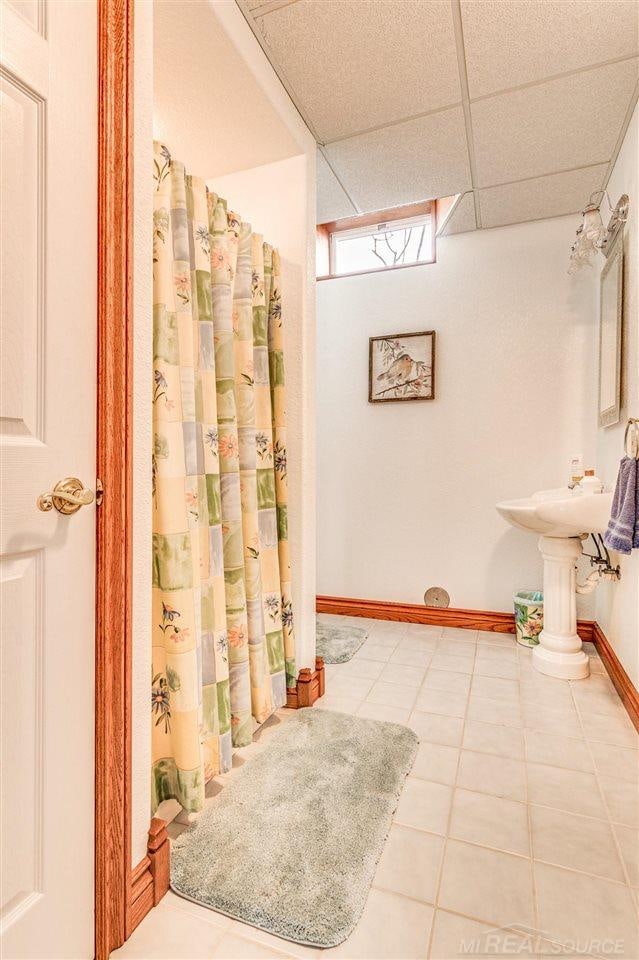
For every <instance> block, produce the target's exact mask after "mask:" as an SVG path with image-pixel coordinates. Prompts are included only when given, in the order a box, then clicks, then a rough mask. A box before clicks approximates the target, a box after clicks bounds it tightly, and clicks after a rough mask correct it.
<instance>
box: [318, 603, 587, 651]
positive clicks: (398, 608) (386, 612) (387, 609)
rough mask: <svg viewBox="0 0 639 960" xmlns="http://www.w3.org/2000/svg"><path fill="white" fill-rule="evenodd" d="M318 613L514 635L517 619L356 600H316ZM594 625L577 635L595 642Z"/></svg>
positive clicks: (507, 615)
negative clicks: (593, 639)
mask: <svg viewBox="0 0 639 960" xmlns="http://www.w3.org/2000/svg"><path fill="white" fill-rule="evenodd" d="M316 609H317V612H318V613H333V614H336V615H337V616H346V617H369V618H371V619H373V620H396V621H398V622H401V623H424V624H426V625H431V626H436V627H458V628H461V629H462V630H489V631H492V632H493V633H514V632H515V615H514V613H505V612H501V611H497V610H466V609H462V608H459V607H426V606H424V605H423V604H418V603H395V602H393V601H390V600H359V599H355V598H353V597H326V596H318V597H317V598H316ZM593 628H594V621H592V620H579V621H578V624H577V631H578V633H579V636H580V637H581V639H582V640H584V641H585V640H592V638H593Z"/></svg>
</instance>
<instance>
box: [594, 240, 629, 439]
mask: <svg viewBox="0 0 639 960" xmlns="http://www.w3.org/2000/svg"><path fill="white" fill-rule="evenodd" d="M623 236H624V231H623V229H621V230H619V232H618V233H617V234H616V236H615V237H614V240H613V241H612V243H611V246H610V247H609V249H608V250H607V251H606V255H607V259H606V263H605V266H604V267H603V269H602V271H601V278H600V283H599V287H600V289H599V387H598V416H599V426H600V427H610V426H612V425H613V424H615V423H618V422H619V420H620V417H621V351H622V341H623Z"/></svg>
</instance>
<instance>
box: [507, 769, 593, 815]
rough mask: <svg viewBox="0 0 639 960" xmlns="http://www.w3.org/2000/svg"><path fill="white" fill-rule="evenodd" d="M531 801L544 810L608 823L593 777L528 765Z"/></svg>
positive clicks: (575, 772)
mask: <svg viewBox="0 0 639 960" xmlns="http://www.w3.org/2000/svg"><path fill="white" fill-rule="evenodd" d="M526 776H527V779H528V800H529V801H530V803H539V804H542V805H543V806H547V807H554V808H555V809H557V810H566V811H568V812H569V813H581V814H583V815H584V816H586V817H599V818H600V819H602V820H606V819H607V814H606V809H605V807H604V805H603V801H602V800H601V797H600V795H599V789H598V787H597V780H596V778H595V776H594V775H593V774H591V773H581V771H578V770H563V769H562V768H561V767H550V766H548V765H547V764H542V763H527V764H526Z"/></svg>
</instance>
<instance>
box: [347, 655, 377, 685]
mask: <svg viewBox="0 0 639 960" xmlns="http://www.w3.org/2000/svg"><path fill="white" fill-rule="evenodd" d="M337 667H338V669H339V670H340V671H341V673H340V674H339V675H340V676H345V677H364V678H365V679H366V680H377V678H378V677H379V675H380V673H381V672H382V670H383V669H384V661H382V660H363V659H362V660H360V659H358V658H357V657H353V659H352V660H349V661H348V663H339V664H337Z"/></svg>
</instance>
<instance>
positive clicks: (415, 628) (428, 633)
mask: <svg viewBox="0 0 639 960" xmlns="http://www.w3.org/2000/svg"><path fill="white" fill-rule="evenodd" d="M443 632H444V628H443V627H438V626H437V625H436V624H430V623H409V624H408V628H407V633H408V636H409V637H431V638H435V639H436V640H439V639H440V637H441V636H442V634H443Z"/></svg>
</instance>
